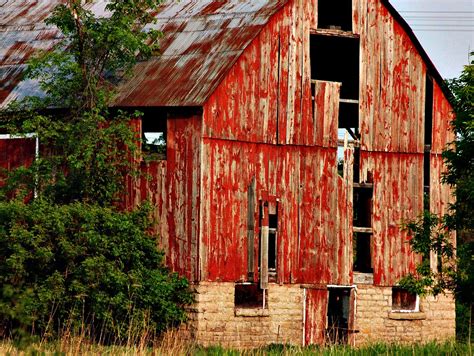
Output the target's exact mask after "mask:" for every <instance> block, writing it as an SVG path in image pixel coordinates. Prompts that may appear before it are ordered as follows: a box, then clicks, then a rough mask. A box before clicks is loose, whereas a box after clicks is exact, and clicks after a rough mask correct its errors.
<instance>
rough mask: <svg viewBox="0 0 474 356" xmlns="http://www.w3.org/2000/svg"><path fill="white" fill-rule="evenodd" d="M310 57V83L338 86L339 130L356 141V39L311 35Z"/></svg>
mask: <svg viewBox="0 0 474 356" xmlns="http://www.w3.org/2000/svg"><path fill="white" fill-rule="evenodd" d="M310 55H311V79H312V80H321V81H330V82H339V83H341V95H340V99H339V103H340V104H339V128H340V129H346V130H347V132H348V133H349V134H350V135H351V137H352V138H353V139H354V140H357V139H359V39H358V38H355V37H341V36H326V35H321V34H312V35H311V38H310ZM314 95H315V93H314V92H313V96H314Z"/></svg>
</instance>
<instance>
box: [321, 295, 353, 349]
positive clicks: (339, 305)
mask: <svg viewBox="0 0 474 356" xmlns="http://www.w3.org/2000/svg"><path fill="white" fill-rule="evenodd" d="M328 290H329V298H328V314H327V318H328V319H327V320H328V325H327V332H326V336H327V339H328V340H327V341H328V342H329V343H332V344H346V343H347V339H348V338H347V336H348V332H349V312H350V300H351V290H350V289H349V288H328Z"/></svg>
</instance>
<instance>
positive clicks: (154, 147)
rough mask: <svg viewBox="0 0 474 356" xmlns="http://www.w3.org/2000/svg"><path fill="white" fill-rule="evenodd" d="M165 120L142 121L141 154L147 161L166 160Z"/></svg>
mask: <svg viewBox="0 0 474 356" xmlns="http://www.w3.org/2000/svg"><path fill="white" fill-rule="evenodd" d="M166 131H167V130H166V119H162V118H156V119H155V120H154V119H152V118H146V119H143V120H142V153H143V156H144V158H145V159H147V160H155V161H157V160H166Z"/></svg>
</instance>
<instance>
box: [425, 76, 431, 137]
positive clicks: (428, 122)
mask: <svg viewBox="0 0 474 356" xmlns="http://www.w3.org/2000/svg"><path fill="white" fill-rule="evenodd" d="M432 135H433V80H432V79H431V78H430V77H429V76H428V75H427V76H426V95H425V145H430V146H431V143H432V142H431V141H432Z"/></svg>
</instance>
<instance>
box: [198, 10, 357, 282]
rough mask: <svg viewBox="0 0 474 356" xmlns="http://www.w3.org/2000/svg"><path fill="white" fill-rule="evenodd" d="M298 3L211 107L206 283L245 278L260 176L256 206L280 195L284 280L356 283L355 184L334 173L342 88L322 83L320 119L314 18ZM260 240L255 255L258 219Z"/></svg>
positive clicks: (206, 121) (242, 62)
mask: <svg viewBox="0 0 474 356" xmlns="http://www.w3.org/2000/svg"><path fill="white" fill-rule="evenodd" d="M295 4H298V6H293V5H291V6H287V7H285V8H284V9H283V10H282V11H281V12H279V13H278V14H276V15H275V16H274V17H273V18H272V20H271V21H270V23H269V24H268V25H267V26H266V27H265V29H264V30H263V31H262V32H261V33H260V34H259V37H258V38H257V40H255V41H254V42H253V43H252V44H251V46H250V47H249V48H247V50H246V51H245V52H244V54H243V56H242V57H241V58H240V59H239V61H238V62H237V63H236V65H235V66H234V68H233V69H232V70H231V71H230V72H229V74H228V75H227V77H226V79H225V80H224V81H223V83H222V84H221V86H220V87H219V88H218V89H217V91H216V92H215V93H214V94H213V95H212V96H211V98H210V100H209V101H208V103H207V104H206V105H205V107H204V114H203V135H204V139H203V148H202V152H203V155H202V156H203V164H202V170H203V181H202V207H201V210H202V213H201V255H200V257H201V268H202V279H206V280H225V281H237V280H246V279H247V237H246V236H247V234H246V232H247V206H248V202H247V191H248V187H249V185H250V184H251V182H252V180H253V179H254V178H255V180H256V197H255V199H256V204H255V206H256V207H258V206H259V204H258V200H259V199H262V197H263V196H264V195H265V194H270V195H273V196H276V197H278V198H279V199H280V203H279V214H280V215H279V244H278V248H279V259H278V266H277V270H278V280H279V281H280V282H283V283H295V282H304V283H334V284H349V283H350V282H351V273H350V269H351V261H352V250H351V247H350V246H351V241H352V233H351V231H350V227H349V224H347V222H348V221H349V220H350V219H351V218H352V210H351V209H352V205H351V204H350V203H349V202H348V199H347V198H348V197H349V196H351V195H352V194H351V191H352V184H351V182H349V184H347V181H349V180H346V181H343V179H342V178H340V177H338V174H337V118H338V112H339V111H338V110H339V100H338V98H339V90H340V84H338V83H328V82H318V83H317V85H316V95H315V102H316V104H315V107H316V110H315V112H314V115H313V109H312V106H313V101H312V99H311V78H310V62H309V42H308V41H309V30H310V26H309V22H308V21H306V20H305V19H309V18H311V16H313V14H312V12H311V8H310V6H309V3H307V2H303V1H297V2H295ZM303 5H304V6H303ZM277 144H278V145H277ZM350 181H351V180H350ZM253 213H254V215H255V220H256V221H258V209H256V210H255V211H254V212H253ZM338 216H341V217H342V219H338ZM338 226H344V229H343V230H342V229H338ZM339 231H344V233H343V234H342V233H340V232H339ZM255 236H257V238H256V246H255V251H256V250H257V248H258V224H257V226H256V227H255ZM257 267H258V266H257V265H256V266H255V271H254V275H255V277H257V276H258V273H257Z"/></svg>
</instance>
